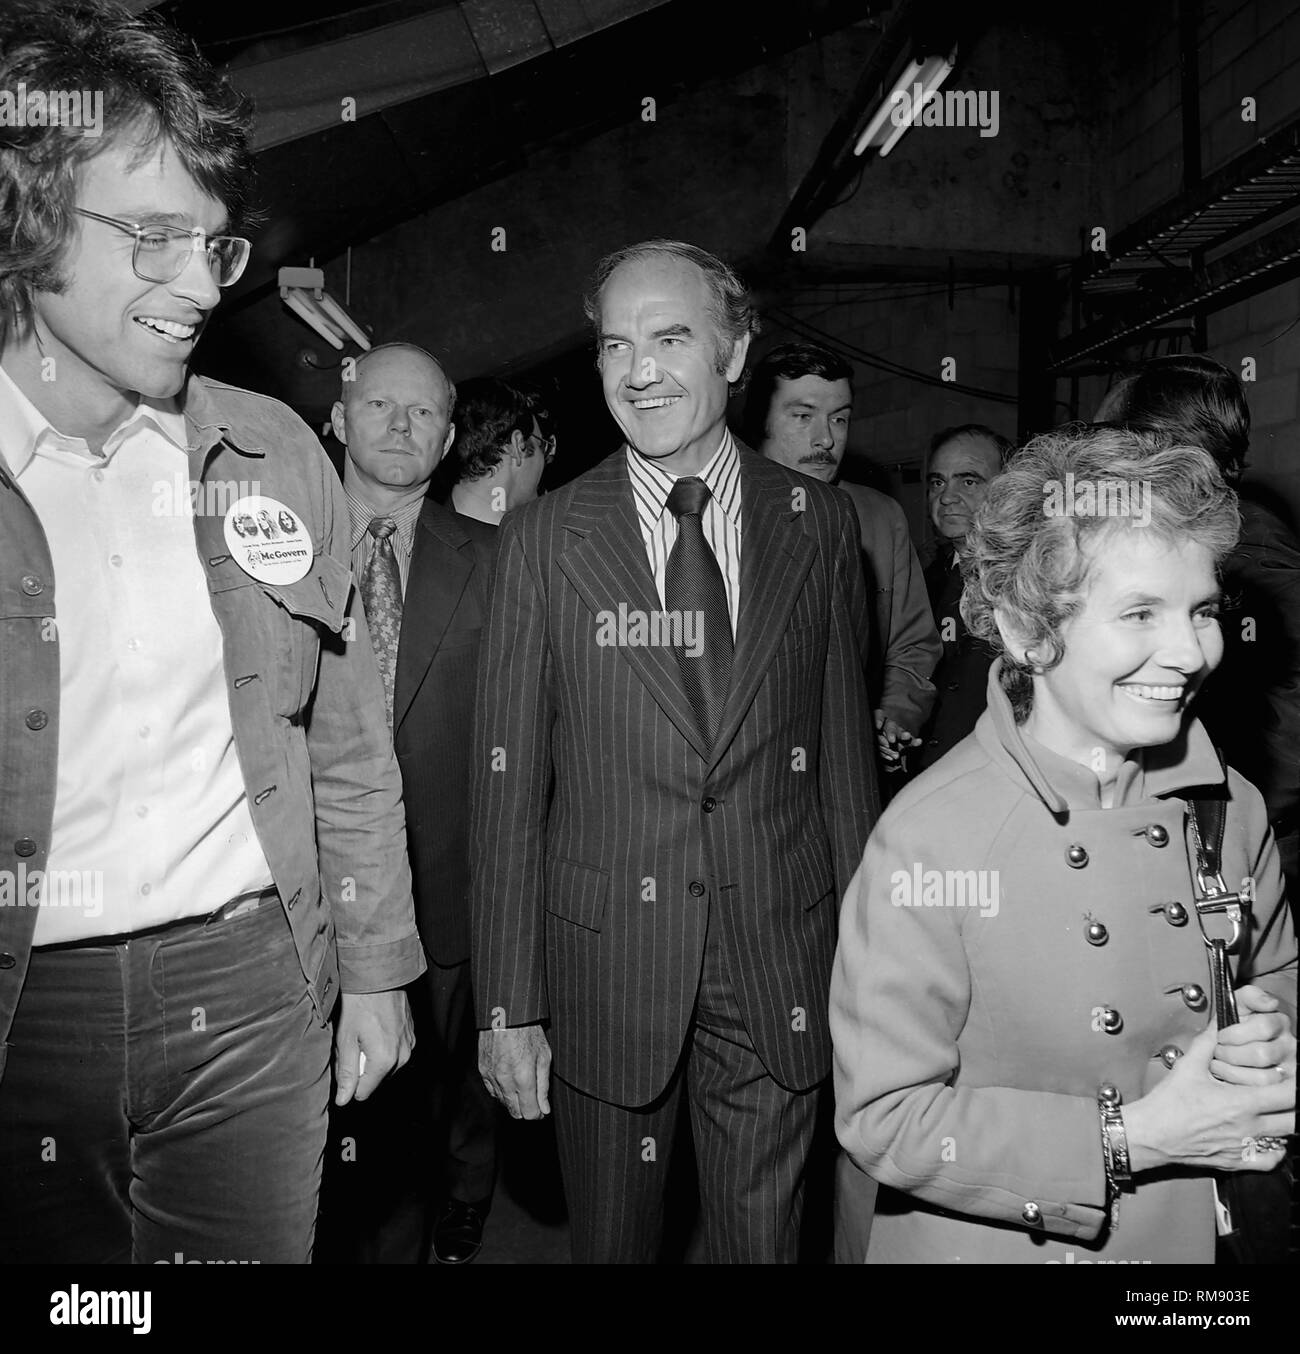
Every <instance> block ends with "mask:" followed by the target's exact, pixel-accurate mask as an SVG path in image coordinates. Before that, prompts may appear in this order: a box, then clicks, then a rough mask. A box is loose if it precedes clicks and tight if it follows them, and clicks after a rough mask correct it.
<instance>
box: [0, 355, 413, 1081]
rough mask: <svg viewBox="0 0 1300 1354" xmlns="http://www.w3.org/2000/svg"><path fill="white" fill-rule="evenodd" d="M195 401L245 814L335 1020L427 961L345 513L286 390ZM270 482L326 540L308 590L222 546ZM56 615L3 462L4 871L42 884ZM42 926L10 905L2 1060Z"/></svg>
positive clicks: (2, 912) (192, 436)
mask: <svg viewBox="0 0 1300 1354" xmlns="http://www.w3.org/2000/svg"><path fill="white" fill-rule="evenodd" d="M181 406H182V409H183V412H184V414H185V423H186V431H187V433H188V440H189V446H188V453H189V485H188V486H184V487H186V488H188V490H189V492H190V493H191V496H193V495H195V494H196V493H197V503H196V508H195V517H194V532H195V547H196V549H197V550H198V552H199V557H200V559H201V560H202V562H203V567H204V572H205V574H206V576H207V580H208V590H209V595H210V599H211V603H212V610H213V613H214V614H215V616H216V618H217V623H218V624H219V625H220V626H221V632H222V638H223V644H224V650H225V673H226V679H227V683H228V695H229V700H230V717H231V722H232V724H233V727H234V734H235V746H236V749H237V751H238V754H239V763H240V766H241V767H242V768H243V773H244V785H245V788H246V791H247V794H248V801H249V808H250V811H251V813H252V816H253V822H254V825H255V826H256V828H257V834H258V838H259V840H260V842H261V845H262V849H263V851H264V852H265V854H266V859H267V862H268V864H269V865H270V867H271V873H272V875H273V877H274V879H275V883H276V886H277V888H278V890H279V893H280V896H281V898H282V899H283V902H284V907H285V909H286V913H287V916H288V919H289V925H290V927H291V929H292V931H293V936H294V941H295V944H296V946H297V950H298V958H299V961H300V962H301V964H302V971H303V975H304V977H305V979H306V981H307V983H308V984H309V986H310V988H311V992H312V996H313V1000H314V1002H315V1004H316V1008H317V1011H318V1013H319V1014H320V1016H321V1018H322V1019H325V1018H327V1017H328V1016H329V1014H330V1012H331V1010H332V1009H333V1005H334V1002H335V999H336V998H337V995H338V992H339V991H340V989H341V990H343V991H345V992H379V991H386V990H389V989H392V988H396V987H400V986H402V985H404V984H406V983H409V982H410V981H411V980H412V979H414V978H416V977H418V976H419V975H420V974H421V973H422V972H423V971H424V968H425V962H424V956H423V952H422V950H421V947H420V942H419V938H418V937H417V935H416V930H415V914H414V910H413V907H412V902H411V876H410V868H409V865H408V862H407V855H406V827H405V821H404V816H403V809H402V789H401V777H400V774H399V772H398V767H397V761H396V758H395V757H394V755H393V747H392V740H391V738H390V736H389V732H388V726H387V722H386V719H385V715H384V696H383V687H382V685H381V682H380V678H379V672H378V668H377V666H376V664H375V658H374V654H373V652H372V650H371V647H370V637H369V633H368V632H367V630H366V622H365V615H364V612H363V610H362V607H361V603H360V600H359V598H357V596H356V595H355V593H354V592H353V589H352V584H351V570H350V568H349V564H348V558H349V554H348V546H349V533H350V530H351V526H350V520H349V517H348V510H347V505H346V503H345V500H344V498H343V489H342V486H341V485H340V484H339V482H338V479H337V477H336V476H335V474H334V472H333V470H332V468H331V467H330V464H329V462H328V460H327V459H326V457H325V454H324V452H323V450H322V449H321V446H320V444H319V442H317V440H316V438H315V437H314V436H313V435H312V433H311V432H310V430H309V429H308V428H307V427H306V426H305V425H304V424H303V423H302V421H301V420H300V419H299V418H297V417H296V415H294V414H293V413H292V412H291V411H290V410H289V409H287V408H286V407H285V406H284V405H282V404H280V403H279V402H278V401H276V400H272V399H268V398H266V397H265V396H261V395H255V394H252V393H250V392H249V391H246V390H237V389H235V388H234V387H232V386H227V385H222V384H221V383H220V382H217V381H210V380H207V379H204V378H202V377H197V376H191V377H190V378H189V381H188V383H187V386H186V389H185V391H184V394H183V396H182V400H181ZM177 487H178V488H181V487H182V486H180V485H178V486H177ZM259 493H260V494H262V495H265V496H266V497H269V498H274V499H278V500H279V501H280V502H281V503H283V504H285V505H286V506H287V507H288V508H289V509H290V510H291V511H292V512H294V513H295V514H296V515H297V517H298V518H299V519H300V520H301V521H302V522H303V523H304V524H305V525H306V527H307V529H308V531H309V532H310V534H311V539H312V543H313V547H314V557H313V559H312V564H311V568H310V570H309V571H308V572H307V574H306V575H305V576H304V577H303V578H301V579H299V580H298V581H297V582H295V583H278V584H272V583H266V582H260V581H259V580H257V579H255V578H253V577H252V576H251V575H249V574H247V573H245V572H244V571H243V569H242V568H240V566H239V565H238V564H236V562H235V561H234V559H233V558H232V557H231V555H230V552H229V550H228V549H227V547H226V543H225V537H224V534H223V521H224V514H225V511H226V509H227V508H228V507H229V506H230V504H231V503H233V502H234V500H235V499H236V498H238V497H242V496H244V495H246V494H259ZM205 509H209V510H208V511H205ZM57 615H58V604H57V580H56V579H55V577H54V571H53V566H52V564H51V559H50V552H49V547H48V545H47V543H46V539H45V533H44V531H43V529H42V527H41V524H40V521H39V520H38V519H37V516H36V514H35V512H34V511H33V509H32V506H31V504H30V503H29V502H28V501H27V499H26V497H25V496H24V495H23V493H22V491H21V489H20V488H19V487H18V484H17V482H16V481H15V480H14V479H13V478H12V477H11V476H10V475H9V474H8V472H7V470H6V468H5V466H4V461H3V460H2V459H0V870H4V871H12V872H13V873H14V877H15V878H26V879H29V880H30V878H31V876H32V874H33V872H35V871H37V870H40V871H44V868H45V861H46V858H47V856H48V853H49V847H50V834H51V831H52V823H53V816H54V794H55V783H56V779H57V765H56V763H57V757H58V746H59V643H58V637H57V629H56V628H55V626H54V625H53V624H52V622H51V618H54V617H57ZM225 901H226V900H225V899H223V898H213V899H212V906H213V908H214V909H215V908H217V907H219V906H220V905H221V904H222V903H223V902H225ZM35 925H36V909H35V908H34V907H29V906H17V905H15V906H8V907H0V1072H2V1071H3V1067H4V1041H5V1040H6V1039H7V1038H8V1034H9V1029H10V1026H11V1024H12V1022H13V1016H14V1011H15V1009H16V1008H17V1005H18V1001H19V998H20V994H21V992H22V986H23V980H24V977H25V975H26V972H27V963H28V957H29V955H30V952H31V944H32V934H33V931H34V929H35Z"/></svg>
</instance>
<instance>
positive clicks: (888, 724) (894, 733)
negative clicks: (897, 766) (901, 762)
mask: <svg viewBox="0 0 1300 1354" xmlns="http://www.w3.org/2000/svg"><path fill="white" fill-rule="evenodd" d="M920 742H921V739H920V737H919V736H918V735H917V734H914V733H913V732H912V731H911V730H910V729H905V728H904V727H903V726H902V725H901V724H900V723H899V722H898V721H897V720H896V719H893V718H891V717H890V716H889V715H887V714H886V713H885V712H884V711H883V710H877V711H876V747H877V748H878V749H879V751H880V756H881V759H882V760H883V761H886V762H896V761H898V759H899V757H900V756H901V755H902V754H903V753H904V752H905V751H906V750H907V749H908V748H909V747H912V746H913V745H914V744H919V743H920ZM891 769H892V768H891Z"/></svg>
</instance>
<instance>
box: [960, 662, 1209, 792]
mask: <svg viewBox="0 0 1300 1354" xmlns="http://www.w3.org/2000/svg"><path fill="white" fill-rule="evenodd" d="M1003 661H1004V660H1003V659H1001V658H999V659H997V660H996V661H995V662H994V663H993V665H992V667H991V668H990V669H989V676H988V705H987V708H986V709H985V711H984V713H983V714H982V715H981V716H980V718H979V722H978V723H977V724H976V726H975V736H976V738H977V739H978V740H979V743H980V746H981V747H982V748H983V749H984V750H985V751H986V752H987V753H988V754H989V756H990V757H992V759H993V760H994V761H995V762H996V763H997V764H998V765H999V766H1001V767H1002V769H1003V770H1004V771H1005V772H1006V773H1007V774H1008V775H1010V776H1011V777H1012V778H1013V779H1018V780H1023V781H1025V782H1027V783H1028V785H1029V786H1030V788H1031V789H1032V790H1033V791H1034V793H1035V794H1037V795H1038V797H1039V798H1040V799H1041V800H1042V801H1043V803H1044V804H1045V805H1046V806H1047V808H1048V809H1049V810H1050V811H1051V812H1052V813H1053V814H1056V815H1058V816H1061V815H1066V814H1068V813H1069V812H1070V811H1071V810H1072V809H1097V808H1100V807H1101V796H1100V786H1099V785H1098V782H1097V778H1096V776H1094V775H1093V774H1092V772H1091V771H1089V770H1088V768H1087V767H1086V766H1081V765H1079V764H1078V763H1077V762H1073V761H1070V760H1069V759H1068V758H1066V757H1062V756H1060V755H1059V754H1058V753H1055V752H1053V751H1052V750H1051V749H1050V748H1046V747H1044V746H1043V745H1042V744H1041V743H1038V742H1035V741H1034V740H1033V739H1032V738H1029V737H1027V736H1026V735H1025V733H1024V731H1023V730H1022V728H1021V727H1020V725H1018V724H1017V723H1016V720H1015V715H1014V714H1013V713H1012V709H1011V702H1010V700H1009V699H1008V698H1007V695H1006V693H1005V692H1004V691H1003V690H1002V682H1001V680H1000V675H1001V672H1002V667H1003ZM1224 785H1225V776H1224V772H1223V767H1222V765H1221V764H1220V762H1219V754H1218V752H1217V751H1216V750H1215V747H1214V744H1213V742H1212V741H1211V739H1210V736H1209V734H1208V733H1206V731H1205V728H1204V726H1203V725H1202V724H1201V722H1200V721H1199V720H1198V719H1188V720H1186V721H1185V723H1184V725H1183V728H1182V732H1181V733H1180V734H1179V735H1178V737H1177V738H1175V739H1174V740H1173V741H1172V742H1169V743H1164V744H1161V745H1160V746H1159V747H1151V748H1141V749H1139V750H1138V751H1137V752H1136V753H1134V754H1133V755H1132V756H1131V757H1130V758H1129V759H1128V760H1127V761H1126V762H1125V763H1124V765H1123V766H1122V767H1120V770H1119V775H1118V777H1117V778H1116V782H1115V804H1116V806H1117V807H1122V806H1124V805H1127V804H1135V803H1140V802H1142V801H1143V800H1147V799H1155V798H1161V797H1164V796H1171V795H1177V796H1181V797H1187V796H1188V795H1189V793H1190V792H1191V791H1193V790H1197V791H1200V790H1205V789H1210V790H1211V792H1212V793H1214V794H1220V795H1221V794H1222V793H1223V792H1224Z"/></svg>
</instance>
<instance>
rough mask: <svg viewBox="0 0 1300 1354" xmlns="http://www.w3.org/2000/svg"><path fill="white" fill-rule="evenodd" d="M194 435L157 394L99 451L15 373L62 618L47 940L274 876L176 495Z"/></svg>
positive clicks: (24, 483) (168, 912)
mask: <svg viewBox="0 0 1300 1354" xmlns="http://www.w3.org/2000/svg"><path fill="white" fill-rule="evenodd" d="M186 441H187V437H186V428H185V420H184V418H183V416H182V415H181V414H180V413H179V412H178V411H177V410H176V408H175V407H174V405H173V404H171V403H170V402H159V401H151V400H141V401H140V403H139V404H138V405H137V406H136V408H135V409H134V410H133V411H132V413H131V414H130V415H129V416H128V417H127V418H126V419H125V420H124V422H123V423H122V424H121V425H119V427H118V428H116V429H115V430H114V431H113V433H112V434H111V436H110V437H109V438H108V440H107V441H106V442H105V443H104V452H103V455H102V456H97V455H95V454H94V453H92V452H91V450H90V448H89V446H88V445H87V443H86V442H85V441H84V439H82V438H79V437H67V436H64V435H63V434H61V433H60V432H58V431H57V430H56V429H55V428H54V427H53V426H51V424H50V423H49V422H48V420H46V419H45V417H44V416H43V415H42V414H41V413H40V412H39V411H38V410H37V409H36V407H35V406H34V405H33V404H32V403H31V401H30V400H28V399H27V397H26V396H25V395H24V394H23V393H22V392H21V391H20V390H19V389H18V387H17V386H16V385H15V384H14V383H13V381H12V380H11V379H10V377H9V376H8V374H7V373H6V372H4V371H3V370H0V457H3V458H4V460H5V462H6V464H7V466H8V467H9V471H10V473H11V474H12V475H13V476H14V478H15V479H16V480H17V482H18V486H19V488H21V490H22V491H23V493H24V494H25V495H26V496H27V498H28V500H29V501H30V502H31V504H32V507H33V508H34V509H35V511H36V515H37V517H38V518H39V519H40V523H41V526H42V528H43V530H44V532H45V538H46V541H47V542H48V544H49V549H50V555H51V558H52V560H53V564H54V582H55V613H56V619H57V625H58V641H59V719H58V725H59V727H58V739H59V755H58V779H57V784H56V790H55V800H54V825H53V833H52V837H51V842H50V854H49V862H48V865H47V868H46V876H45V879H44V880H43V881H42V891H41V894H40V897H41V906H40V909H39V911H38V913H37V919H36V934H35V940H34V943H35V944H37V945H51V944H57V943H62V942H66V941H74V940H86V939H89V938H91V937H94V936H106V935H116V934H119V933H124V932H133V931H140V930H144V929H146V928H148V927H152V926H158V925H160V924H162V923H165V922H171V921H176V920H179V919H181V918H185V917H192V916H202V915H205V914H206V913H209V912H212V911H213V910H214V909H216V908H218V907H220V906H221V905H222V904H223V903H224V902H226V901H227V900H228V899H230V898H232V897H234V896H235V895H237V894H240V893H246V892H249V891H251V890H253V889H260V888H265V887H268V886H269V885H270V884H271V882H272V880H271V871H270V868H269V866H268V865H267V862H266V857H265V855H264V854H263V852H262V847H261V844H260V842H259V841H258V839H257V833H256V831H255V830H254V827H253V821H252V817H251V815H250V813H249V808H248V799H247V795H246V793H245V788H244V779H243V774H242V772H241V770H240V766H239V759H238V756H237V754H236V751H235V741H234V731H233V729H232V727H231V721H230V707H229V703H228V701H227V696H226V677H225V671H224V668H223V652H222V636H221V629H220V627H219V625H218V624H217V619H216V616H215V615H214V614H213V611H212V605H211V601H210V599H209V594H208V586H207V580H206V578H205V577H204V574H203V567H202V564H201V563H200V561H199V557H198V552H197V551H196V549H195V544H194V520H193V519H194V514H193V507H192V505H191V502H190V498H189V495H188V493H184V494H180V493H177V492H176V489H177V487H178V482H179V484H183V485H186V486H188V483H189V473H190V466H189V458H188V456H187V454H186V451H185V446H186ZM66 872H72V874H68V873H66ZM70 881H75V883H73V882H70ZM75 889H79V890H80V894H79V896H80V899H81V902H80V905H75V904H74V902H73V899H74V890H75ZM96 898H97V899H98V900H99V905H98V906H97V905H96V903H95V902H94V901H93V900H95V899H96Z"/></svg>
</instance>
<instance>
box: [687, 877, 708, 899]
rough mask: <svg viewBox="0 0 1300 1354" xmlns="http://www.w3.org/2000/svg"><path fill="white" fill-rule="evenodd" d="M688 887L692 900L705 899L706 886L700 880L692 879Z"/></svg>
mask: <svg viewBox="0 0 1300 1354" xmlns="http://www.w3.org/2000/svg"><path fill="white" fill-rule="evenodd" d="M687 887H688V888H689V890H690V894H691V897H692V898H703V897H704V885H703V884H701V883H700V881H699V880H698V879H692V880H691V882H690V884H689V885H687Z"/></svg>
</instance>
